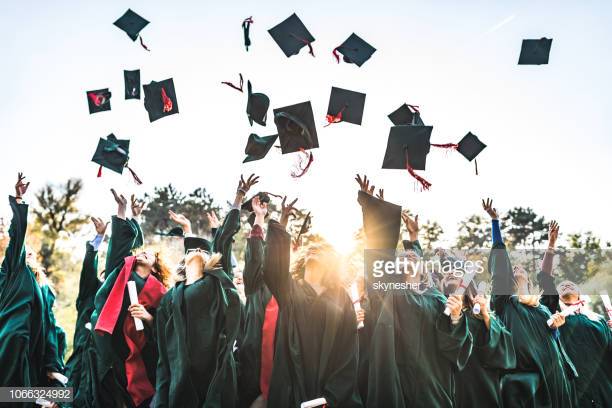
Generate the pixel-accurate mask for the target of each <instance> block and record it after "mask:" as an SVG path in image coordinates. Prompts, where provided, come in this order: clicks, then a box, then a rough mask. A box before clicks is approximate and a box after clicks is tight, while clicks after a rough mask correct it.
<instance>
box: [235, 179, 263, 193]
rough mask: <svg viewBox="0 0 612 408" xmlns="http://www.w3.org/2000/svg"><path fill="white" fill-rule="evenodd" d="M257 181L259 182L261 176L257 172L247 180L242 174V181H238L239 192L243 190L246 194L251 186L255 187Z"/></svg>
mask: <svg viewBox="0 0 612 408" xmlns="http://www.w3.org/2000/svg"><path fill="white" fill-rule="evenodd" d="M257 183H259V176H256V175H255V174H251V175H250V176H249V178H248V179H247V180H246V181H245V180H244V177H243V176H242V175H240V181H239V182H238V192H241V193H243V194H244V195H246V193H248V192H249V190H250V189H251V187H253V186H254V185H255V184H257Z"/></svg>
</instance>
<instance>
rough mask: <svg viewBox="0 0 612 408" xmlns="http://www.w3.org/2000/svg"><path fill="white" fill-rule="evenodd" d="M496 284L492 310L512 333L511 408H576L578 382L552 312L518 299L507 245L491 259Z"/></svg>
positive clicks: (507, 394) (507, 380)
mask: <svg viewBox="0 0 612 408" xmlns="http://www.w3.org/2000/svg"><path fill="white" fill-rule="evenodd" d="M489 272H490V273H491V276H492V279H493V291H492V297H491V304H492V306H493V310H494V311H495V314H496V315H497V316H499V318H500V319H501V321H502V322H503V323H504V325H505V326H506V328H507V329H508V330H510V332H511V333H512V343H513V345H514V350H515V352H516V369H514V370H509V371H507V372H506V373H505V374H504V376H503V377H502V399H503V405H504V406H505V407H572V406H574V404H575V399H574V392H573V386H572V383H571V380H572V379H573V378H575V377H576V376H577V374H576V370H575V368H574V365H573V364H572V361H571V360H570V359H569V358H568V356H567V355H566V353H565V350H564V349H563V346H562V344H561V342H560V341H559V339H558V334H557V333H556V332H557V331H556V330H553V329H550V328H549V327H548V325H547V323H546V321H547V320H548V319H549V318H550V316H551V313H550V311H549V310H548V309H547V308H546V307H545V306H543V305H542V304H540V305H538V306H536V307H532V306H528V305H525V304H522V303H520V302H519V298H518V296H515V295H511V294H512V293H514V276H513V270H512V264H511V262H510V257H509V256H508V253H507V251H506V247H505V245H504V244H503V243H497V244H494V245H493V249H492V250H491V254H490V256H489Z"/></svg>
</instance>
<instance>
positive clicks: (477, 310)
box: [472, 281, 487, 315]
mask: <svg viewBox="0 0 612 408" xmlns="http://www.w3.org/2000/svg"><path fill="white" fill-rule="evenodd" d="M476 290H477V291H478V294H479V295H482V296H484V294H485V292H486V291H487V282H485V281H482V282H480V283H479V284H478V289H476ZM472 313H474V314H475V315H477V314H480V303H476V304H475V305H474V308H473V309H472Z"/></svg>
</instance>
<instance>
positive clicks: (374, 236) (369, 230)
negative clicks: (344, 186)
mask: <svg viewBox="0 0 612 408" xmlns="http://www.w3.org/2000/svg"><path fill="white" fill-rule="evenodd" d="M357 201H358V202H359V204H361V207H362V210H363V227H364V229H365V234H366V238H367V248H368V249H386V250H389V251H391V253H393V254H395V248H396V247H397V242H398V240H399V236H400V222H401V218H402V217H401V215H402V207H401V206H399V205H396V204H393V203H390V202H388V201H384V200H380V199H378V198H376V197H373V196H371V195H369V194H367V193H365V192H363V191H360V192H359V194H358V196H357Z"/></svg>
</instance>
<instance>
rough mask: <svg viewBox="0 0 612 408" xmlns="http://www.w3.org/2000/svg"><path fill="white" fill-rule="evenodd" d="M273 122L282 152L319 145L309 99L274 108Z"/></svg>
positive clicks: (292, 151) (312, 147)
mask: <svg viewBox="0 0 612 408" xmlns="http://www.w3.org/2000/svg"><path fill="white" fill-rule="evenodd" d="M274 123H275V124H276V129H277V131H278V137H279V139H280V145H281V152H282V153H283V154H287V153H294V152H298V151H300V149H304V150H308V149H314V148H317V147H319V139H318V138H317V128H316V126H315V121H314V116H313V113H312V106H311V105H310V101H308V102H302V103H298V104H295V105H291V106H285V107H284V108H278V109H274Z"/></svg>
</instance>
